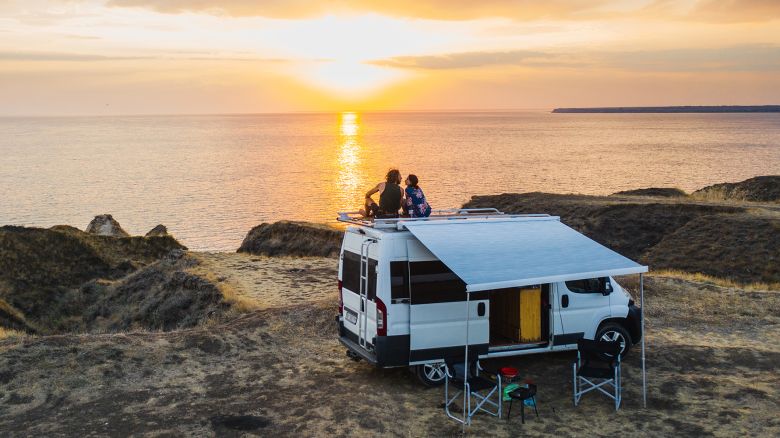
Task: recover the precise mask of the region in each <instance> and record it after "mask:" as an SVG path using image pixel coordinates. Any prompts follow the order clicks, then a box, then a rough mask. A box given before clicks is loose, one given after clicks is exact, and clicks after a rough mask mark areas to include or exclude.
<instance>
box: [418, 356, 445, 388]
mask: <svg viewBox="0 0 780 438" xmlns="http://www.w3.org/2000/svg"><path fill="white" fill-rule="evenodd" d="M446 369H447V366H446V365H444V363H443V362H437V363H431V364H425V365H417V366H415V367H414V374H415V375H416V376H417V379H418V380H419V381H420V382H421V383H422V384H423V385H425V386H427V387H434V386H441V385H443V384H444V373H445V372H446Z"/></svg>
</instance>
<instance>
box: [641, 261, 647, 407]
mask: <svg viewBox="0 0 780 438" xmlns="http://www.w3.org/2000/svg"><path fill="white" fill-rule="evenodd" d="M639 305H640V306H641V307H640V308H639V319H640V321H641V325H642V406H643V407H645V408H647V372H646V370H645V339H646V338H647V333H645V274H639Z"/></svg>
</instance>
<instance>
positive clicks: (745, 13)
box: [638, 0, 780, 23]
mask: <svg viewBox="0 0 780 438" xmlns="http://www.w3.org/2000/svg"><path fill="white" fill-rule="evenodd" d="M638 14H639V15H640V16H644V17H647V18H655V19H673V20H686V21H698V22H706V23H758V22H767V21H772V20H778V19H780V1H778V0H693V2H692V3H691V2H685V1H681V0H654V1H653V2H652V3H650V4H648V5H647V6H645V7H644V8H642V9H641V10H640V11H638Z"/></svg>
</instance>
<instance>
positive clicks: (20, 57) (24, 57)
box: [0, 51, 323, 63]
mask: <svg viewBox="0 0 780 438" xmlns="http://www.w3.org/2000/svg"><path fill="white" fill-rule="evenodd" d="M139 60H174V61H248V62H262V63H286V62H301V60H291V59H285V58H257V57H252V56H234V55H223V54H218V53H209V52H180V53H176V52H171V53H167V54H159V55H138V56H105V55H93V54H84V53H67V52H21V51H0V61H30V62H36V61H37V62H45V61H50V62H101V61H103V62H105V61H139ZM322 61H323V60H320V59H315V60H312V62H322Z"/></svg>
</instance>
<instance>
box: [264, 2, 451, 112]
mask: <svg viewBox="0 0 780 438" xmlns="http://www.w3.org/2000/svg"><path fill="white" fill-rule="evenodd" d="M429 27H430V26H424V25H423V23H418V22H415V21H413V20H402V19H394V18H389V17H383V16H379V15H375V14H367V15H330V16H324V17H319V18H313V19H308V20H299V21H298V22H295V23H286V25H285V26H284V27H278V28H276V27H274V28H272V29H268V30H266V31H265V32H267V33H266V34H265V35H266V37H267V38H268V39H270V40H273V41H284V53H278V54H276V55H274V56H278V57H280V58H292V59H297V60H301V61H300V62H299V63H295V64H294V65H293V66H291V67H292V68H291V69H290V70H289V73H290V74H291V75H292V76H293V77H295V78H298V79H300V80H302V81H304V82H305V83H307V84H309V85H312V86H314V87H316V88H318V89H322V90H325V91H327V92H330V93H331V94H333V95H335V96H338V97H343V98H349V97H365V96H366V95H367V94H372V93H375V92H379V91H380V90H382V89H384V88H386V87H388V86H390V85H394V84H396V83H398V82H401V81H404V80H407V79H410V78H413V77H415V76H417V74H418V73H417V72H414V71H412V70H408V69H407V70H401V69H396V68H389V67H386V66H380V65H377V64H376V61H377V60H382V59H387V58H392V57H396V56H404V55H410V54H411V55H414V54H424V53H430V52H431V51H437V50H442V48H443V47H445V46H448V44H449V43H450V42H451V41H450V40H451V39H452V36H451V35H452V32H444V31H442V32H432V31H431V29H429Z"/></svg>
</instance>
